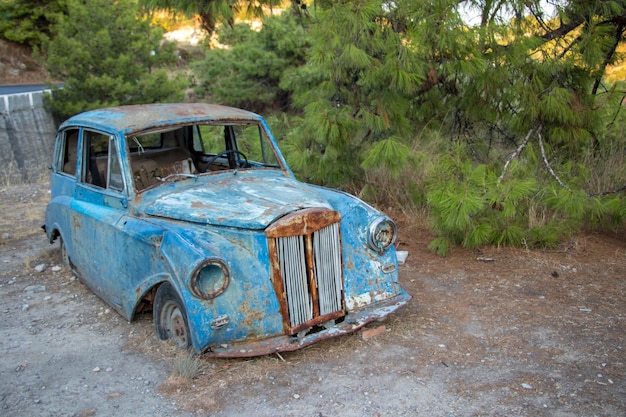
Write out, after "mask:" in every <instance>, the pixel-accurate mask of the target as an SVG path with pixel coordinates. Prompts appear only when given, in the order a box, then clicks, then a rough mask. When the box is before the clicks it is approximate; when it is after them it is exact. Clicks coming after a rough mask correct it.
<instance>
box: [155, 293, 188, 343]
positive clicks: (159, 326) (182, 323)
mask: <svg viewBox="0 0 626 417" xmlns="http://www.w3.org/2000/svg"><path fill="white" fill-rule="evenodd" d="M153 317H154V328H155V331H156V334H157V335H158V336H159V339H161V340H168V339H171V340H172V341H173V342H174V343H175V344H176V346H178V347H180V348H182V349H187V348H188V347H189V346H190V345H191V341H190V339H189V326H188V324H187V313H186V311H185V306H184V305H183V303H182V301H181V300H180V297H179V296H178V294H177V293H176V291H175V290H174V288H173V287H172V285H171V284H170V283H169V282H165V283H163V284H161V286H160V287H159V289H158V290H157V293H156V296H155V297H154V309H153Z"/></svg>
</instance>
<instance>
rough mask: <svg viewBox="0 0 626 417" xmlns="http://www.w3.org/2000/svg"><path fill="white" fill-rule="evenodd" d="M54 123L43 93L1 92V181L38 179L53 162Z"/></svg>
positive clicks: (4, 182) (35, 180)
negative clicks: (45, 106)
mask: <svg viewBox="0 0 626 417" xmlns="http://www.w3.org/2000/svg"><path fill="white" fill-rule="evenodd" d="M55 134H56V124H55V122H54V120H53V118H52V116H51V115H50V114H48V112H46V110H45V109H44V107H43V93H42V92H33V93H24V94H11V95H3V96H0V185H10V184H13V183H24V182H27V183H28V182H38V181H40V180H41V179H42V178H45V177H46V176H47V175H48V173H49V172H50V171H49V166H50V164H51V163H52V153H53V150H54V138H55Z"/></svg>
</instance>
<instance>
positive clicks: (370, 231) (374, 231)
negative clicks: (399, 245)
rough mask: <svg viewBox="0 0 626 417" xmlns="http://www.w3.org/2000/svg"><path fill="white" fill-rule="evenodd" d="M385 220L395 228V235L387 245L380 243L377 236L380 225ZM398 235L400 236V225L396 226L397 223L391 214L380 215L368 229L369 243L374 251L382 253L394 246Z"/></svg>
mask: <svg viewBox="0 0 626 417" xmlns="http://www.w3.org/2000/svg"><path fill="white" fill-rule="evenodd" d="M384 222H387V223H389V224H390V225H391V228H392V230H393V235H392V237H391V239H390V240H389V243H388V244H387V245H386V246H383V247H381V246H380V245H378V244H377V240H376V237H375V236H376V234H377V231H378V228H379V226H380V225H381V224H382V223H384ZM397 236H398V227H397V226H396V223H395V222H394V221H393V220H392V219H391V218H390V217H389V216H385V215H382V216H378V217H376V218H375V219H374V220H373V221H372V222H371V223H370V225H369V227H368V229H367V245H368V246H369V248H370V249H372V250H373V251H374V252H376V253H378V254H381V255H382V254H383V253H385V252H386V251H387V249H389V248H390V247H391V246H393V244H394V243H395V242H396V238H397Z"/></svg>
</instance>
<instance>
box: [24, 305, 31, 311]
mask: <svg viewBox="0 0 626 417" xmlns="http://www.w3.org/2000/svg"><path fill="white" fill-rule="evenodd" d="M29 308H30V305H29V304H22V311H28V309H29Z"/></svg>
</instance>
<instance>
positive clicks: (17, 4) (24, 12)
mask: <svg viewBox="0 0 626 417" xmlns="http://www.w3.org/2000/svg"><path fill="white" fill-rule="evenodd" d="M66 13H67V6H66V1H65V0H56V1H49V0H5V1H2V2H0V38H3V39H6V40H9V41H12V42H18V43H23V44H26V45H29V46H32V47H39V46H40V45H41V44H42V43H43V42H44V41H45V40H47V39H49V36H50V27H51V26H52V25H54V24H55V23H56V22H58V21H59V19H60V18H61V17H62V16H63V15H65V14H66Z"/></svg>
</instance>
